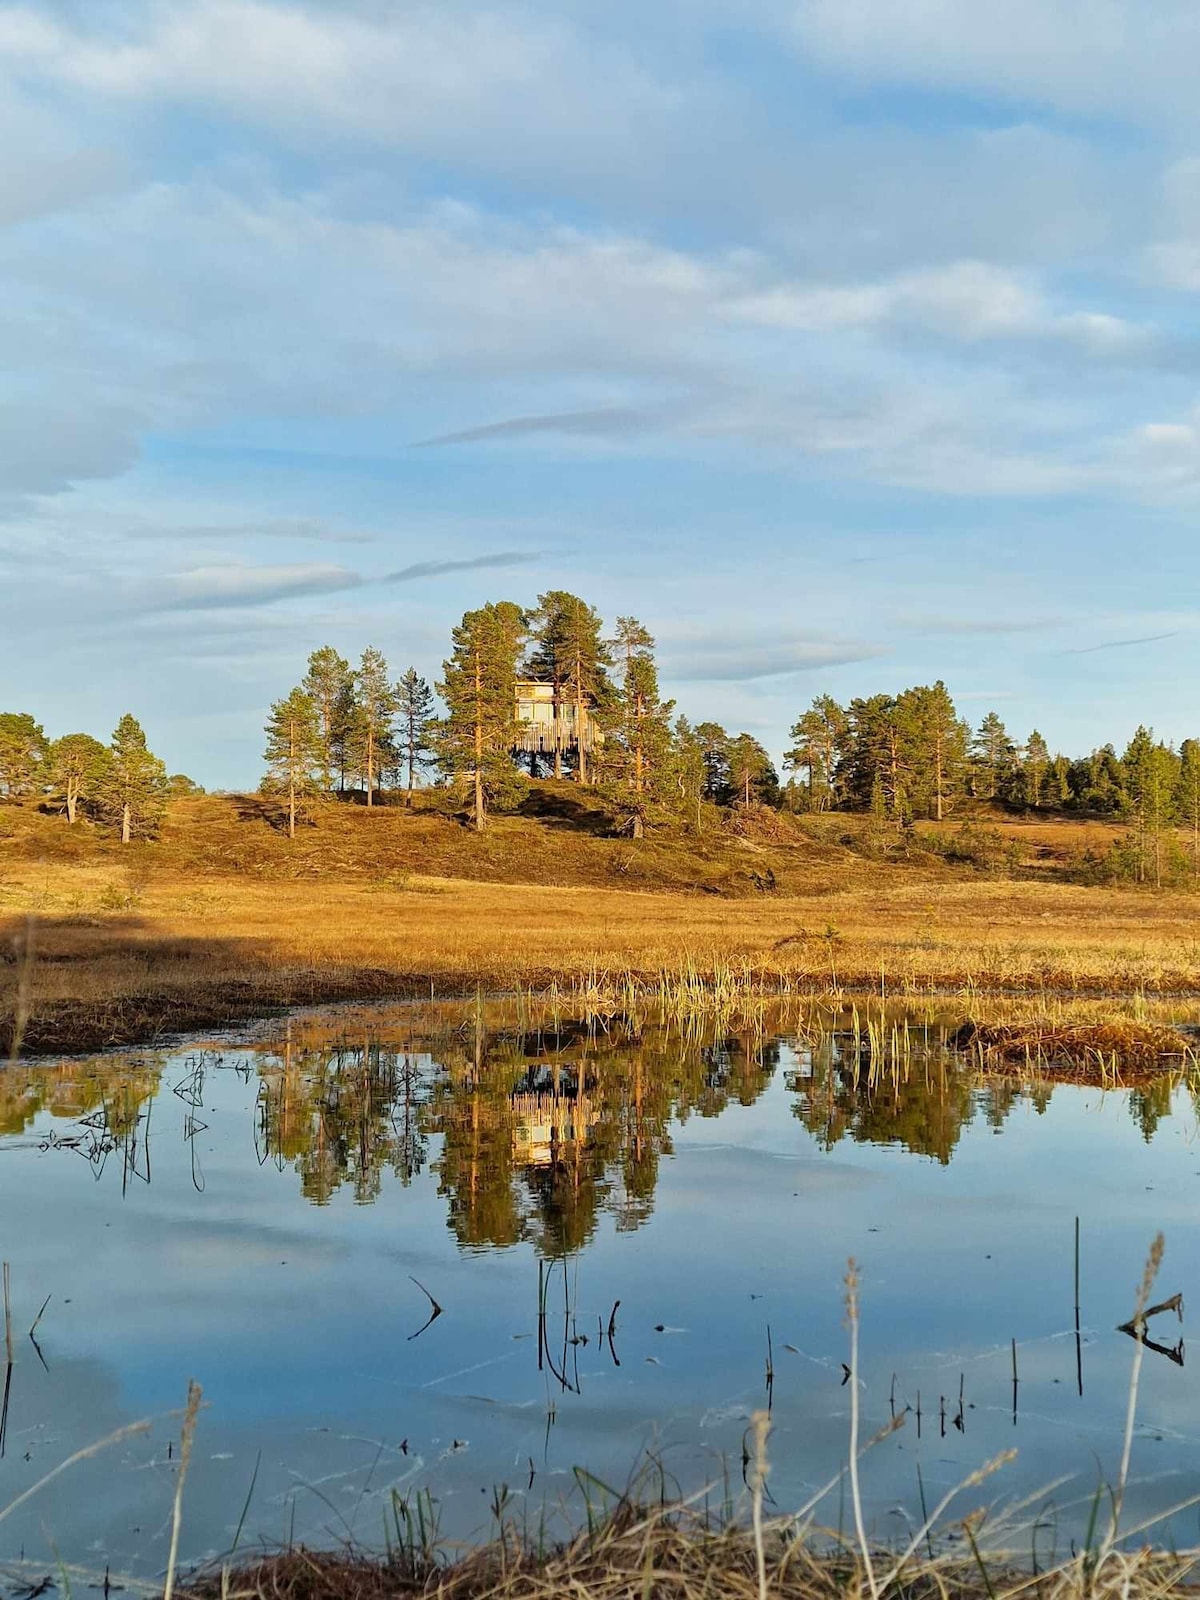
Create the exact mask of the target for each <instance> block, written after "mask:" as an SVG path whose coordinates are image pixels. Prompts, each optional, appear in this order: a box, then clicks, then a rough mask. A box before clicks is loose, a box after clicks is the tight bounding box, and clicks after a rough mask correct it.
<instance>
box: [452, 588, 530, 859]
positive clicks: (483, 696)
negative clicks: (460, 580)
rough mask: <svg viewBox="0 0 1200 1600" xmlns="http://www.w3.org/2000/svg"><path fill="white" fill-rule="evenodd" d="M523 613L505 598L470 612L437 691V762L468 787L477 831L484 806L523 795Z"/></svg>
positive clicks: (482, 823) (483, 822) (484, 821)
mask: <svg viewBox="0 0 1200 1600" xmlns="http://www.w3.org/2000/svg"><path fill="white" fill-rule="evenodd" d="M524 632H525V613H524V611H522V609H521V607H520V606H517V605H514V604H513V603H512V602H511V601H509V600H501V601H499V602H497V603H490V604H488V605H486V606H481V607H480V608H479V609H478V610H477V611H468V612H467V613H466V615H465V616H464V617H463V619H462V621H461V622H460V623H459V625H458V627H457V628H455V630H454V633H453V635H452V639H453V650H452V651H451V654H450V657H449V659H448V660H447V661H444V662H443V663H442V682H441V683H439V684H438V693H439V694H440V695H441V697H442V700H443V702H444V703H445V706H446V716H445V718H444V719H443V721H442V724H441V727H440V730H439V738H438V759H439V761H440V762H441V764H442V767H443V768H444V770H445V771H446V772H447V773H449V774H450V776H451V777H452V778H454V779H456V780H458V781H460V782H465V783H467V784H469V786H470V793H471V811H472V819H473V821H474V825H475V827H476V828H477V829H483V828H484V827H485V826H486V825H487V814H488V807H489V805H495V804H500V805H504V804H511V803H513V801H514V800H515V799H516V797H517V796H518V795H519V793H520V792H521V785H520V782H519V777H518V774H517V770H516V767H515V766H514V764H513V761H512V749H513V744H514V740H515V737H516V715H517V705H516V685H517V658H518V656H519V654H520V650H521V644H522V641H523V638H524Z"/></svg>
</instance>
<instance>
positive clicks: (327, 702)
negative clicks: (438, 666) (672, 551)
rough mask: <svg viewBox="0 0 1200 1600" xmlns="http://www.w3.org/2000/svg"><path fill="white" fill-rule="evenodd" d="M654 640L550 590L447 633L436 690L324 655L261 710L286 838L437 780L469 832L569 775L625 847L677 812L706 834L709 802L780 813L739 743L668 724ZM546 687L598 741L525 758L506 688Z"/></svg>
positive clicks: (366, 659)
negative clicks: (312, 806)
mask: <svg viewBox="0 0 1200 1600" xmlns="http://www.w3.org/2000/svg"><path fill="white" fill-rule="evenodd" d="M654 648H655V647H654V639H653V636H652V635H651V633H650V632H649V630H648V629H647V628H646V627H645V626H644V625H643V624H642V623H641V622H639V621H638V620H637V618H636V617H618V618H617V620H616V623H615V625H614V628H613V631H612V633H611V634H606V631H605V628H604V624H603V620H602V619H601V617H600V614H599V612H598V611H597V610H596V609H595V607H593V606H590V605H588V604H587V602H586V601H584V600H582V599H580V598H579V596H577V595H572V594H568V593H567V592H566V591H565V590H551V591H549V592H548V593H546V594H543V595H540V596H539V597H538V602H537V605H536V606H535V607H531V608H526V607H523V606H519V605H517V604H515V603H514V602H512V601H508V600H502V601H498V602H493V603H489V604H487V605H485V606H481V607H479V608H477V609H475V610H472V611H468V612H466V613H465V615H464V616H463V618H462V621H461V622H460V623H459V624H458V626H457V627H456V628H455V629H454V632H453V634H452V637H451V651H450V655H449V656H448V657H447V659H446V660H445V661H444V662H443V664H442V674H441V678H440V680H439V681H438V683H437V684H436V686H435V687H436V692H437V696H438V697H439V698H440V701H441V711H440V712H438V711H436V710H435V698H434V689H433V688H431V686H430V685H429V683H427V682H426V680H425V679H423V678H422V677H421V676H420V675H419V674H418V672H417V671H416V669H415V668H413V667H410V668H409V669H408V670H407V671H406V672H405V673H404V674H403V675H402V676H401V677H400V678H399V679H397V680H395V681H393V679H392V675H391V671H390V669H389V667H388V664H387V661H386V659H385V658H384V656H383V655H382V653H381V652H380V651H379V650H377V649H373V648H371V649H367V650H365V651H364V652H363V655H362V658H361V661H360V663H359V665H358V666H357V667H352V666H351V664H350V662H349V661H348V660H347V659H346V658H345V657H343V656H341V655H339V654H338V652H337V651H336V650H333V649H331V648H330V647H329V646H324V647H322V648H321V649H319V650H316V651H314V652H313V654H312V655H311V656H310V657H309V660H308V669H307V672H306V673H305V676H304V678H303V680H302V681H301V682H300V683H299V684H297V685H296V687H295V688H293V689H292V690H291V691H290V692H289V693H288V694H286V695H284V696H283V697H282V698H281V699H279V700H277V701H276V702H275V703H274V704H273V705H272V707H271V711H270V716H269V718H268V721H267V728H266V732H267V745H266V751H265V761H266V767H267V773H266V778H265V780H264V782H265V786H266V788H267V789H268V790H270V791H272V792H275V793H277V794H279V795H281V796H283V797H284V798H285V800H286V804H287V811H288V827H289V831H290V832H294V830H295V825H296V819H297V816H298V815H299V813H300V811H301V810H302V808H303V806H304V804H305V803H306V802H307V801H309V800H310V799H312V798H313V797H315V796H319V795H325V796H330V795H335V794H336V795H341V796H346V795H350V796H352V797H357V798H359V799H363V800H365V803H366V804H367V805H372V804H374V803H375V800H376V798H377V796H378V794H379V792H380V788H381V786H382V785H384V784H386V783H388V782H389V781H390V782H392V783H393V784H394V785H396V786H397V787H401V788H403V789H404V791H405V794H406V798H407V799H408V801H409V803H411V800H412V793H413V789H414V786H415V784H416V780H417V778H418V776H422V775H427V774H431V773H436V774H437V775H438V777H439V778H440V779H441V780H442V781H443V782H444V783H445V784H446V785H448V786H449V787H450V788H452V789H455V790H458V791H459V792H460V793H461V794H462V796H463V798H464V799H465V801H466V803H467V806H468V808H469V811H470V816H471V820H472V823H473V825H474V826H475V827H476V828H483V827H485V826H486V823H487V819H488V816H489V814H490V813H491V812H493V811H507V810H512V809H514V808H515V807H516V806H518V805H519V804H520V802H521V800H522V798H523V797H524V795H525V793H526V792H527V790H528V786H529V782H530V780H531V779H533V778H536V777H538V776H547V777H549V776H553V777H558V778H562V777H569V778H572V779H574V780H575V781H576V782H578V783H580V784H583V785H587V786H588V787H590V788H592V789H595V790H596V791H598V792H599V793H601V794H602V795H603V796H604V797H605V798H606V799H607V800H608V801H609V803H610V804H611V805H612V806H613V807H614V808H615V809H616V811H617V812H618V814H619V816H620V818H621V825H622V826H623V827H624V828H626V829H627V831H628V832H629V833H631V834H632V835H634V836H635V837H640V836H641V834H642V833H643V832H644V829H645V826H646V823H647V821H649V820H651V819H658V818H661V819H662V820H664V821H665V820H668V819H669V818H670V816H671V815H676V816H679V815H686V816H689V817H691V818H693V819H694V821H695V824H696V826H697V827H698V828H699V827H702V825H703V821H702V809H703V805H704V803H705V802H716V803H718V804H730V803H732V802H733V801H734V800H736V799H738V798H740V799H741V800H742V801H743V802H744V803H746V804H752V803H761V804H768V805H775V804H778V803H779V801H780V798H781V790H780V785H779V778H778V774H777V773H776V771H775V768H774V766H773V764H772V762H771V758H770V756H769V755H768V754H767V752H766V750H765V749H764V748H763V746H762V745H761V744H760V743H759V741H758V740H757V739H755V738H753V737H752V736H751V735H750V734H748V733H739V734H733V735H731V734H728V733H727V732H726V731H725V730H724V729H723V728H721V727H719V726H718V725H717V724H716V723H713V722H704V723H699V724H697V725H695V726H693V725H692V724H691V723H689V722H688V720H687V719H686V718H685V717H677V716H676V715H675V703H674V701H671V700H664V699H663V697H662V694H661V692H660V689H659V681H658V667H657V664H656V661H655V656H654ZM526 679H531V680H534V681H536V682H539V683H542V684H546V685H549V686H550V688H551V692H552V706H553V711H554V716H555V719H556V720H557V719H559V718H560V717H563V718H565V717H566V716H567V715H568V714H569V715H570V717H571V719H572V720H571V723H570V725H571V726H572V727H574V728H581V727H582V726H583V721H584V716H585V714H586V717H587V719H588V720H589V722H590V725H591V726H593V727H594V728H595V729H596V730H598V732H599V734H600V735H601V736H602V737H601V739H600V740H599V741H597V742H596V743H595V744H594V745H593V744H591V743H589V741H588V740H586V739H579V740H576V741H575V742H574V743H573V744H570V745H567V744H559V743H555V745H554V748H553V749H552V750H551V751H549V752H547V753H545V754H542V753H540V752H538V751H533V750H530V751H521V750H519V749H518V745H519V743H520V724H519V719H518V706H517V684H518V682H520V681H522V680H526Z"/></svg>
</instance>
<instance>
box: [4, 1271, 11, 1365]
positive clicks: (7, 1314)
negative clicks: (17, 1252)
mask: <svg viewBox="0 0 1200 1600" xmlns="http://www.w3.org/2000/svg"><path fill="white" fill-rule="evenodd" d="M4 1354H5V1356H6V1357H7V1359H8V1364H9V1366H10V1367H11V1366H12V1364H13V1343H12V1302H11V1299H10V1295H9V1267H8V1262H7V1261H6V1262H5V1263H4Z"/></svg>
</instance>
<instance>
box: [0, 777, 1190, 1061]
mask: <svg viewBox="0 0 1200 1600" xmlns="http://www.w3.org/2000/svg"><path fill="white" fill-rule="evenodd" d="M1118 834H1119V830H1117V829H1114V828H1112V827H1106V826H1104V825H1103V824H1098V823H1076V822H1067V821H1061V820H1060V821H1055V820H1045V819H1039V820H1037V821H1036V822H1024V821H1019V820H1011V819H1006V818H1004V817H1002V816H997V815H994V814H992V813H990V812H988V811H986V810H983V809H978V810H976V811H975V812H974V813H973V814H971V815H969V816H966V817H959V818H955V819H952V820H951V821H949V822H946V823H944V824H942V825H941V826H940V827H933V826H932V825H922V826H921V827H919V828H918V829H917V830H915V831H914V832H913V833H912V834H910V835H908V836H904V837H900V836H897V835H895V834H894V833H889V834H888V835H887V836H886V837H884V838H879V837H875V836H873V835H872V832H871V830H870V828H869V825H868V824H867V822H866V821H865V819H862V818H856V817H845V816H827V817H812V818H803V817H790V816H781V815H779V814H777V813H775V812H754V811H752V812H737V811H735V812H733V813H726V814H724V815H722V814H721V813H719V812H718V811H716V810H715V808H714V809H713V810H712V811H711V812H710V813H709V814H707V815H706V817H705V819H704V831H702V832H701V833H700V834H699V835H697V834H695V833H694V832H691V831H678V832H659V833H651V834H650V835H649V836H648V837H647V838H645V839H643V840H632V839H630V838H628V837H621V836H620V835H619V834H617V833H616V832H615V829H614V822H613V819H612V818H611V817H610V816H609V815H608V814H607V813H606V812H605V810H604V808H603V807H602V806H600V805H598V804H597V803H595V802H594V800H593V799H592V798H591V797H590V796H587V795H586V794H585V795H580V794H579V792H578V791H577V790H575V789H573V788H572V786H571V785H569V784H554V783H544V784H539V785H537V786H536V787H535V789H534V791H533V793H532V794H531V795H530V797H529V801H528V803H527V805H526V806H525V808H524V811H523V813H522V814H521V815H518V816H513V817H497V818H495V820H494V822H493V824H492V825H491V826H490V827H489V828H488V829H487V830H486V831H485V832H484V833H483V834H481V835H480V834H476V833H474V832H473V831H472V830H471V829H469V828H467V827H465V826H464V825H463V823H462V821H461V819H459V818H456V817H454V816H451V815H447V814H445V813H444V812H443V811H441V810H439V809H438V807H437V805H436V803H435V802H433V801H432V800H431V799H430V798H429V797H423V798H422V802H421V803H420V804H418V805H417V806H416V807H415V808H414V809H413V810H412V811H408V810H407V809H406V808H404V807H403V806H385V807H381V808H377V809H376V808H373V809H372V810H370V811H368V810H366V809H365V808H364V807H361V806H352V805H339V806H329V807H327V808H325V809H324V810H322V811H321V812H319V813H318V814H316V815H315V816H314V817H313V818H312V819H311V821H310V823H308V824H307V825H306V826H305V827H303V828H302V829H301V830H300V832H299V834H298V836H297V838H296V839H295V840H294V841H290V840H289V839H288V838H287V835H286V831H285V830H284V828H283V826H282V817H281V816H280V814H279V812H278V809H277V808H276V807H275V806H274V805H273V804H272V803H271V802H268V801H264V800H262V799H261V798H260V797H258V796H236V795H234V796H231V795H211V796H195V797H186V798H179V799H176V800H175V801H174V802H173V803H172V805H171V807H170V810H169V812H168V814H167V816H166V819H165V821H164V824H163V827H162V829H161V831H160V833H159V836H158V837H157V838H156V839H154V840H150V841H145V842H135V843H134V844H132V845H129V846H124V847H123V846H122V845H121V844H120V843H119V842H118V841H117V840H115V839H114V838H113V837H112V836H111V834H108V833H106V832H102V831H100V830H98V829H97V828H95V827H94V826H92V825H91V824H89V823H82V822H81V823H78V824H77V825H76V826H75V827H74V828H71V827H68V826H67V824H66V821H65V819H63V818H62V817H60V816H57V815H54V814H50V813H47V812H44V811H42V810H40V809H39V808H38V807H36V806H32V805H20V806H11V805H10V806H0V1055H2V1054H3V1053H6V1052H7V1050H8V1049H9V1048H11V1043H12V1041H13V1039H14V1037H18V1038H20V1039H21V1040H22V1041H23V1043H24V1046H25V1048H27V1049H36V1050H40V1051H51V1052H59V1051H68V1050H79V1049H94V1048H98V1047H100V1046H103V1045H108V1044H118V1043H133V1042H144V1041H154V1040H157V1039H161V1038H162V1037H164V1036H165V1035H168V1034H171V1033H175V1032H178V1031H182V1030H185V1029H200V1028H209V1027H212V1026H216V1025H219V1024H224V1023H230V1022H234V1021H237V1020H239V1019H241V1018H244V1017H246V1016H249V1015H252V1014H255V1013H256V1012H261V1011H263V1010H264V1009H269V1008H271V1007H274V1006H286V1005H296V1004H305V1003H313V1002H318V1001H325V1000H334V999H369V998H374V997H388V998H390V997H395V996H398V995H416V994H425V995H429V994H430V993H431V992H437V993H440V994H463V993H470V992H471V991H473V990H474V989H475V988H476V987H477V986H480V987H483V988H486V989H493V990H506V989H512V988H514V987H518V986H519V987H522V988H535V989H545V988H547V987H557V989H558V990H559V991H560V992H563V991H565V992H567V993H571V994H573V995H574V996H575V999H574V1001H573V1002H572V1003H575V1004H581V1005H588V1004H593V1003H594V1004H597V1005H600V1006H604V1005H608V1004H616V1005H618V1006H619V1005H621V1004H624V1003H626V1001H627V999H628V997H629V995H630V994H631V993H632V992H638V993H657V992H659V991H660V990H662V989H663V988H664V986H665V988H667V989H669V988H670V987H671V985H672V984H676V985H677V984H679V983H683V984H684V985H685V986H688V985H696V984H698V985H700V987H701V988H704V987H705V986H707V987H708V988H710V989H711V990H712V991H713V992H715V993H730V992H735V991H736V992H741V993H753V992H756V991H758V990H761V991H766V992H772V993H773V992H777V991H778V992H785V993H791V994H822V993H828V992H830V991H837V990H844V989H851V988H853V989H860V990H861V989H865V990H868V991H873V992H874V993H875V994H877V995H878V994H880V993H886V995H887V996H888V997H902V996H920V995H926V994H929V993H930V992H932V991H938V992H942V993H945V992H947V991H953V992H963V993H967V994H973V993H977V992H981V991H984V990H987V989H991V990H1004V991H1006V992H1026V993H1033V994H1040V995H1043V996H1044V995H1046V994H1051V993H1054V994H1058V993H1071V994H1089V995H1100V994H1113V993H1122V992H1129V991H1135V990H1136V991H1139V992H1143V993H1145V994H1165V995H1178V994H1185V993H1197V992H1200V944H1198V943H1197V941H1196V939H1195V934H1194V927H1195V914H1196V906H1197V901H1196V897H1195V895H1194V894H1193V893H1190V892H1188V893H1179V892H1175V893H1170V894H1165V893H1164V894H1162V895H1153V894H1148V893H1146V892H1144V891H1140V890H1131V889H1129V888H1120V887H1116V886H1111V885H1106V886H1103V887H1096V886H1094V885H1093V886H1088V884H1087V881H1086V878H1087V874H1086V872H1085V871H1083V870H1082V869H1083V868H1084V867H1086V863H1087V860H1088V858H1089V856H1090V857H1091V858H1092V859H1095V858H1097V857H1098V856H1101V855H1103V853H1104V852H1105V851H1106V850H1107V849H1108V848H1110V847H1111V844H1112V842H1113V840H1114V839H1115V838H1116V837H1118Z"/></svg>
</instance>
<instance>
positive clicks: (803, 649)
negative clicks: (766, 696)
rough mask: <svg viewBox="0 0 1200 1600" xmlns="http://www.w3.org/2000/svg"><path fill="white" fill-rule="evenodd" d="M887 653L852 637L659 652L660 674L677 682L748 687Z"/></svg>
mask: <svg viewBox="0 0 1200 1600" xmlns="http://www.w3.org/2000/svg"><path fill="white" fill-rule="evenodd" d="M886 653H887V652H886V651H885V650H883V649H880V648H877V647H876V646H873V645H868V644H865V643H862V642H860V641H858V640H853V639H839V640H813V641H802V642H798V643H795V644H777V645H770V644H768V645H764V644H758V643H755V642H738V641H736V640H721V639H714V640H713V641H712V642H711V643H707V644H701V643H696V644H692V645H687V646H680V647H676V648H672V647H669V646H668V647H666V648H664V650H663V651H662V667H663V676H664V677H665V678H668V679H672V680H674V681H675V682H676V683H750V682H753V681H754V680H755V679H757V678H783V677H787V676H789V675H791V674H792V673H800V672H813V671H815V670H817V669H818V668H820V667H837V666H845V665H847V664H849V663H850V662H853V661H871V660H873V659H875V658H876V657H878V656H882V655H886Z"/></svg>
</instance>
